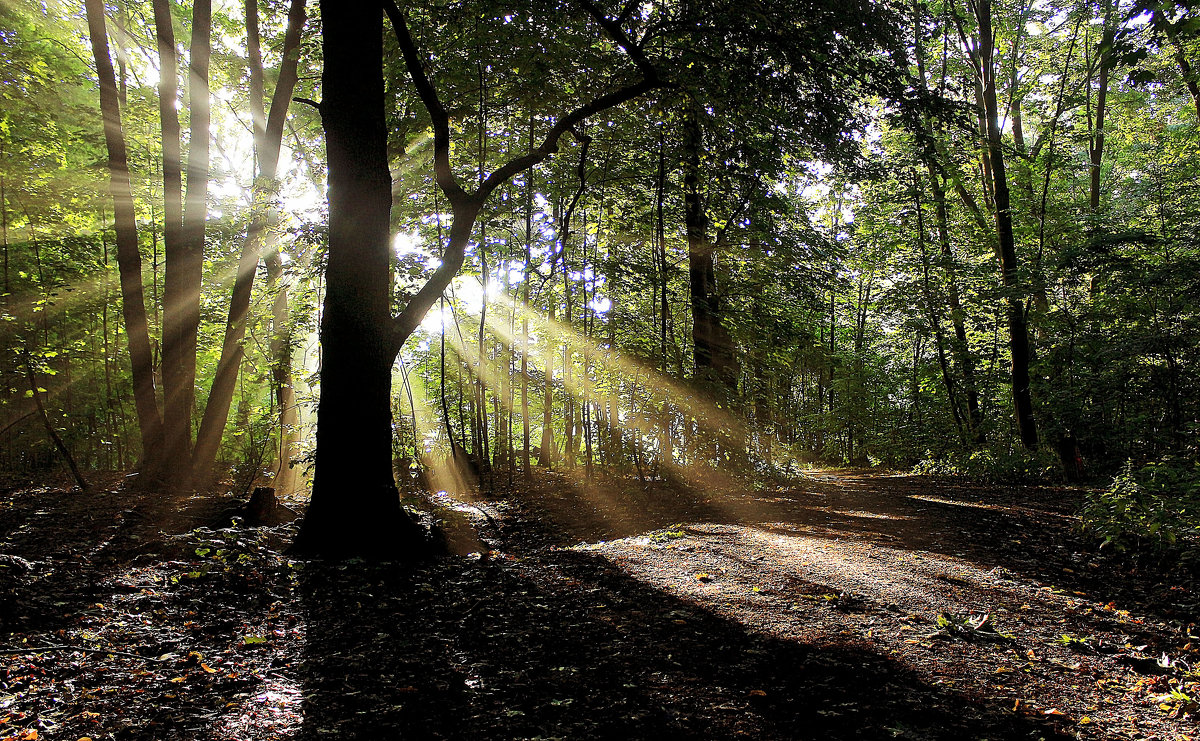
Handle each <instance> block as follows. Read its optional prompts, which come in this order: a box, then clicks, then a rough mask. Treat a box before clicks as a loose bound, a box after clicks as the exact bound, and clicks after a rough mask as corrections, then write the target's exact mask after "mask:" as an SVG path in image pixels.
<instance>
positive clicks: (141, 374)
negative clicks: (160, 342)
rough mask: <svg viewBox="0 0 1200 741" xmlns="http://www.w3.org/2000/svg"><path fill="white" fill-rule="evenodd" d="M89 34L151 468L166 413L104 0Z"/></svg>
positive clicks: (93, 8) (138, 405)
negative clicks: (158, 393)
mask: <svg viewBox="0 0 1200 741" xmlns="http://www.w3.org/2000/svg"><path fill="white" fill-rule="evenodd" d="M84 9H85V10H86V12H87V19H88V32H89V34H90V36H91V42H92V54H93V56H94V57H95V59H96V70H97V76H98V78H99V81H100V112H101V116H102V117H103V119H104V142H105V145H106V147H107V149H108V171H109V192H110V193H111V194H112V199H113V221H114V230H115V231H116V235H117V269H118V271H119V273H120V277H121V307H122V315H123V317H124V319H125V337H126V340H127V342H128V343H129V358H130V364H131V366H132V371H133V401H134V407H135V409H136V410H137V416H138V429H139V431H140V433H141V438H142V463H143V468H153V467H154V461H155V460H156V459H158V458H160V457H161V454H162V416H161V414H160V412H159V409H158V401H157V400H156V398H155V392H154V356H153V354H152V353H151V350H150V331H149V325H148V323H147V320H146V299H145V293H144V290H143V288H142V257H141V253H140V252H139V251H138V238H137V219H136V215H135V213H134V209H133V194H132V192H131V190H130V183H129V161H128V156H127V154H126V149H125V133H124V130H123V128H122V126H121V111H120V101H119V99H118V94H117V83H116V78H115V76H114V72H113V66H112V58H111V57H110V56H109V52H108V32H107V29H106V28H105V23H104V4H103V3H102V2H101V0H86V2H85V3H84Z"/></svg>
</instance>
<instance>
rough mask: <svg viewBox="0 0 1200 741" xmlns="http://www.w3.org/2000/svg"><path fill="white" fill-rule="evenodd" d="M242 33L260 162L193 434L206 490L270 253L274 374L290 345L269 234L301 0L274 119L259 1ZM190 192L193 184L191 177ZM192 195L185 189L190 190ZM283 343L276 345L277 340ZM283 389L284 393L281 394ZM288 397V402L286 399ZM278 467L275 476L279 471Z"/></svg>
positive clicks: (278, 383) (279, 386) (287, 41)
mask: <svg viewBox="0 0 1200 741" xmlns="http://www.w3.org/2000/svg"><path fill="white" fill-rule="evenodd" d="M245 8H246V32H247V39H248V41H247V44H246V48H247V53H248V57H249V59H248V62H249V67H250V82H251V84H250V89H251V95H250V109H251V114H252V116H253V119H254V151H255V155H256V159H257V161H258V172H257V174H256V177H255V179H254V187H253V190H252V193H251V198H252V202H253V203H252V209H253V212H252V215H251V219H250V225H249V227H248V228H247V229H246V235H245V237H244V238H243V240H242V251H241V255H240V256H239V259H238V268H237V275H236V276H235V277H234V282H233V293H232V295H231V297H230V300H229V317H228V319H227V320H226V322H225V337H224V341H223V342H222V345H221V357H220V360H219V361H218V362H217V371H216V375H215V376H214V378H213V383H212V389H211V391H210V392H209V396H208V403H207V405H206V406H205V408H204V417H203V419H202V421H201V423H200V431H199V432H198V433H197V435H196V449H195V452H194V455H193V458H194V460H193V465H194V467H195V481H196V482H197V483H199V484H200V485H206V484H207V483H208V482H207V481H206V479H207V478H208V477H209V476H210V475H211V472H212V466H213V463H214V462H215V461H216V457H217V449H218V447H219V446H220V444H221V436H222V435H223V434H224V431H225V424H226V422H227V420H228V418H229V407H230V404H231V403H232V402H233V391H234V387H235V385H236V383H237V375H238V368H240V367H241V364H242V362H241V361H242V357H243V355H244V350H243V347H242V340H243V339H244V338H245V336H246V318H247V315H248V314H249V310H250V295H251V291H252V289H253V286H254V274H255V273H256V272H257V266H258V261H259V256H260V255H261V254H263V253H264V252H265V253H266V254H267V255H268V257H267V262H268V263H269V264H268V269H267V271H268V276H269V279H270V280H271V281H272V283H273V284H275V286H276V288H277V291H282V292H283V296H282V299H283V300H282V301H280V300H278V293H277V294H276V296H277V299H276V301H275V302H274V305H273V307H272V310H273V311H272V314H273V316H274V319H275V322H274V324H275V328H274V331H273V333H272V351H273V353H272V354H273V356H274V357H273V358H272V363H273V368H275V369H276V370H277V371H281V370H282V363H281V360H282V359H281V357H280V355H281V354H282V353H284V352H286V351H287V350H288V348H289V346H290V342H288V341H287V340H286V338H282V337H281V336H280V333H281V332H286V327H287V324H288V317H287V312H288V309H287V289H286V288H280V287H279V277H280V274H281V273H282V265H281V264H279V257H278V246H277V240H276V238H275V234H274V233H273V231H272V230H271V229H270V226H271V224H272V223H273V222H274V221H275V207H274V203H273V200H274V198H275V195H274V191H275V189H276V182H277V181H276V174H277V170H278V164H279V150H280V146H281V144H282V141H283V124H284V121H285V120H286V116H287V109H288V104H289V103H290V102H291V99H292V91H293V90H294V89H295V87H296V80H297V63H296V56H297V55H296V52H297V49H298V48H299V46H300V33H301V30H302V29H303V27H304V21H305V0H292V3H291V7H290V10H289V11H288V26H287V30H286V32H285V33H284V42H283V64H282V65H281V67H280V69H279V81H278V82H277V83H276V86H275V92H274V94H273V95H272V98H271V117H270V119H269V120H268V118H267V114H266V110H265V109H264V107H263V66H262V55H261V52H260V49H259V33H258V3H257V0H247V2H246V4H245ZM189 188H190V178H189ZM189 195H190V191H189ZM276 337H281V340H282V341H280V340H276V339H275V338H276ZM290 375H291V373H290V363H289V364H288V371H287V372H286V374H284V377H277V376H280V373H278V372H277V373H274V374H273V381H274V385H275V393H276V396H277V397H279V398H278V401H279V411H280V415H281V416H280V423H281V425H280V426H281V431H280V435H281V439H283V440H284V441H285V443H284V444H283V445H282V446H281V451H280V458H281V459H282V461H283V462H284V463H286V462H287V459H288V458H290V450H289V448H290V446H289V445H288V444H287V443H286V440H287V439H288V437H289V435H288V434H287V433H288V427H289V425H288V424H287V423H286V422H285V421H284V416H286V415H288V414H290V415H291V417H293V418H294V416H295V414H294V407H295V403H294V398H290V397H293V396H294V394H293V393H292V392H291V388H290V387H291V382H290ZM285 387H287V388H286V390H285ZM285 396H287V397H289V398H287V399H285V398H283V397H285ZM293 421H294V420H293ZM282 470H283V469H282V468H281V469H280V472H281V473H282ZM278 478H279V477H278V476H277V477H276V481H275V482H274V483H275V493H276V494H277V495H280V496H282V495H284V494H286V493H287V492H286V491H281V489H280V482H279V480H278Z"/></svg>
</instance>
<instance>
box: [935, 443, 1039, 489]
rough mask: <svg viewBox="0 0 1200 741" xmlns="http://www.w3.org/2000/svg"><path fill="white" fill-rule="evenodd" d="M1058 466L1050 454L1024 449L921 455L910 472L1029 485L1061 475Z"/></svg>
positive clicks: (988, 482) (986, 449) (977, 480)
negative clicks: (921, 458) (921, 457)
mask: <svg viewBox="0 0 1200 741" xmlns="http://www.w3.org/2000/svg"><path fill="white" fill-rule="evenodd" d="M1060 471H1061V466H1060V465H1059V463H1058V460H1057V459H1056V458H1055V457H1054V455H1053V453H1051V452H1050V451H1046V450H1040V451H1036V452H1031V451H1028V450H1025V449H1024V448H1015V449H1008V448H1003V449H998V448H983V449H980V450H971V451H958V452H950V453H943V454H942V455H940V456H934V455H933V454H932V453H929V452H926V454H925V458H924V459H923V460H921V461H920V462H919V463H917V465H915V466H913V473H915V474H920V475H926V476H952V477H955V478H962V479H967V480H969V481H973V482H975V483H979V484H1030V483H1041V482H1046V481H1054V480H1057V479H1059V478H1061V474H1060Z"/></svg>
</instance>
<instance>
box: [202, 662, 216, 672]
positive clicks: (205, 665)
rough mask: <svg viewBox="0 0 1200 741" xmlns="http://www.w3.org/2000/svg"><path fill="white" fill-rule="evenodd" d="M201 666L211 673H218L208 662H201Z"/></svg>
mask: <svg viewBox="0 0 1200 741" xmlns="http://www.w3.org/2000/svg"><path fill="white" fill-rule="evenodd" d="M200 668H201V669H203V670H204V671H206V672H208V673H209V674H216V673H217V670H216V669H213V668H212V667H211V666H209V665H208V664H201V665H200Z"/></svg>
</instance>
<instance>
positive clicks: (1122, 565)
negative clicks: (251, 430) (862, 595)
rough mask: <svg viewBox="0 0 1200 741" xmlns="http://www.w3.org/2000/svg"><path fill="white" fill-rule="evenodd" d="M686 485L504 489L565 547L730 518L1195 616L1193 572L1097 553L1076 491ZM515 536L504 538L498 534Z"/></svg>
mask: <svg viewBox="0 0 1200 741" xmlns="http://www.w3.org/2000/svg"><path fill="white" fill-rule="evenodd" d="M713 483H714V484H715V485H706V483H705V482H691V483H683V482H680V481H674V482H661V481H659V482H650V483H649V484H640V483H638V482H633V481H628V480H620V479H613V480H603V479H601V480H597V481H595V482H591V483H586V482H584V481H582V480H581V477H579V476H572V475H569V474H567V475H563V474H559V475H557V476H555V475H550V476H547V477H546V478H545V479H544V480H543V481H541V482H535V484H533V485H530V486H527V487H523V488H522V489H520V490H518V491H515V492H513V494H512V501H513V502H514V503H515V506H517V507H518V508H519V509H521V510H523V511H524V512H525V513H526V516H524V517H522V518H520V519H521V522H520V523H519V526H522V527H528V528H532V529H533V530H534V531H535V532H532V533H522V534H521V537H523V538H525V539H527V540H531V541H533V542H540V543H543V544H548V545H559V546H571V545H575V544H578V543H596V542H600V541H607V540H614V539H619V538H625V537H630V536H638V535H645V534H647V533H651V532H654V531H657V530H662V529H664V528H670V527H672V526H674V525H677V524H681V523H683V524H697V523H706V524H717V525H739V526H748V527H752V528H755V527H757V528H763V529H767V530H771V531H774V532H779V533H793V534H798V535H803V536H804V537H806V538H817V539H826V540H834V541H836V540H842V541H849V542H857V543H865V544H872V545H877V546H880V547H884V548H887V549H892V550H896V551H908V552H913V553H921V554H929V555H932V556H935V557H947V558H951V559H961V560H963V561H966V562H969V563H971V564H973V565H975V566H976V567H978V568H980V569H983V570H991V569H1001V570H1003V571H1005V572H1008V573H1010V574H1011V575H1013V576H1014V577H1017V578H1024V579H1028V580H1031V581H1033V582H1035V583H1039V584H1051V585H1053V586H1054V587H1056V588H1059V589H1062V590H1066V591H1071V592H1084V593H1086V594H1087V595H1088V596H1089V598H1091V599H1092V600H1094V601H1099V602H1101V603H1107V602H1110V601H1116V602H1118V603H1120V604H1121V606H1122V607H1125V608H1128V609H1136V610H1137V611H1139V612H1141V613H1143V614H1146V615H1149V616H1152V617H1155V618H1159V619H1163V620H1167V621H1175V622H1179V621H1182V622H1184V623H1186V622H1190V621H1194V620H1195V615H1196V614H1198V613H1200V594H1196V593H1194V592H1193V591H1192V590H1191V589H1187V588H1184V587H1182V586H1181V584H1182V583H1183V582H1187V583H1191V582H1194V581H1195V578H1194V577H1195V574H1185V573H1182V572H1178V570H1176V571H1177V573H1174V574H1171V575H1168V574H1167V572H1168V571H1169V570H1170V567H1171V564H1152V565H1139V564H1138V563H1137V562H1136V561H1133V560H1131V559H1127V558H1123V557H1121V556H1120V554H1113V553H1109V552H1101V551H1099V550H1098V549H1097V547H1096V543H1094V542H1091V541H1089V540H1088V539H1087V538H1086V537H1084V535H1083V534H1082V533H1081V532H1080V530H1079V520H1078V518H1077V517H1076V516H1075V513H1076V512H1077V511H1078V509H1079V506H1080V504H1081V501H1082V495H1083V491H1082V490H1081V489H1079V488H1074V487H1051V486H1015V487H1005V486H976V485H971V484H966V483H961V482H953V481H944V480H936V479H931V478H928V477H923V476H910V475H893V474H887V473H877V472H872V471H854V472H829V473H823V472H814V473H812V474H810V475H808V476H806V477H805V478H804V479H803V480H802V481H801V482H799V483H798V484H797V485H794V486H787V487H778V488H776V489H774V490H767V491H753V490H751V489H749V488H748V487H745V486H738V485H736V484H735V483H733V482H729V481H717V482H713ZM507 540H513V538H511V537H510V538H507Z"/></svg>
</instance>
